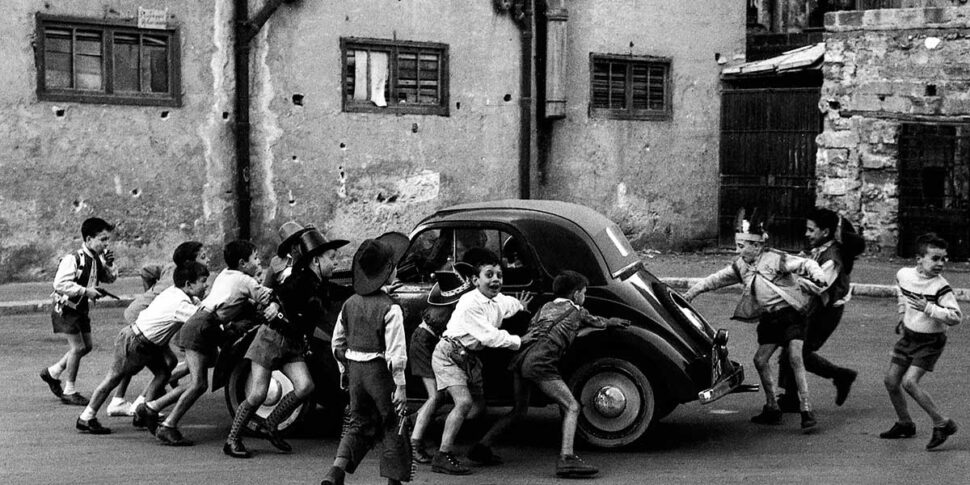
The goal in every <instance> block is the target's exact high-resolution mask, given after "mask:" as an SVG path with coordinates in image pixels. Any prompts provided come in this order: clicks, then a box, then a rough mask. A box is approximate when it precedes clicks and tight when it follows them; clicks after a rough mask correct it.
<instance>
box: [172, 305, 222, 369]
mask: <svg viewBox="0 0 970 485" xmlns="http://www.w3.org/2000/svg"><path fill="white" fill-rule="evenodd" d="M220 324H221V322H219V318H218V317H216V314H215V313H210V312H209V311H208V310H202V309H200V310H199V311H197V312H195V313H194V314H193V315H192V316H191V317H189V320H188V321H187V322H185V325H182V330H181V332H180V333H179V347H181V348H182V349H183V350H191V351H194V352H198V353H200V354H202V355H203V357H205V360H206V363H207V364H208V365H210V366H211V365H215V359H216V357H218V355H219V344H220V343H221V342H222V340H223V335H222V327H221V325H220Z"/></svg>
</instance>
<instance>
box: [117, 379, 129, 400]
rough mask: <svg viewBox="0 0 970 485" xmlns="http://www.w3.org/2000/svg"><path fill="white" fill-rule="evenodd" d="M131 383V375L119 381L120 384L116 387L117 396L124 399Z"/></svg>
mask: <svg viewBox="0 0 970 485" xmlns="http://www.w3.org/2000/svg"><path fill="white" fill-rule="evenodd" d="M129 384H131V376H125V377H123V378H122V379H121V380H120V381H118V386H117V387H115V397H117V398H120V399H124V398H125V394H128V385H129Z"/></svg>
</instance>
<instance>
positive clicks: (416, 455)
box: [411, 440, 432, 465]
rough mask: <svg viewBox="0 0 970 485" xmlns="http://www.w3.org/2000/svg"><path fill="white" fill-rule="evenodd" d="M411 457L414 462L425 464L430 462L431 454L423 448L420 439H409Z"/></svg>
mask: <svg viewBox="0 0 970 485" xmlns="http://www.w3.org/2000/svg"><path fill="white" fill-rule="evenodd" d="M411 458H412V459H413V460H414V462H415V463H420V464H422V465H427V464H428V463H431V458H432V456H431V455H430V454H428V451H427V450H425V449H424V446H423V445H422V443H421V440H411Z"/></svg>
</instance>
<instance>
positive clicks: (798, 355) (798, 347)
mask: <svg viewBox="0 0 970 485" xmlns="http://www.w3.org/2000/svg"><path fill="white" fill-rule="evenodd" d="M804 344H805V342H804V341H803V340H799V339H794V340H791V341H790V342H788V352H787V354H788V362H789V363H790V364H791V368H792V372H793V373H794V376H795V387H796V388H797V389H798V405H799V409H800V410H801V411H811V410H812V405H811V404H810V403H809V402H808V376H807V374H806V371H805V360H804V356H803V355H802V347H803V346H804Z"/></svg>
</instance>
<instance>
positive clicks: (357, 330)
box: [342, 291, 394, 352]
mask: <svg viewBox="0 0 970 485" xmlns="http://www.w3.org/2000/svg"><path fill="white" fill-rule="evenodd" d="M391 305H394V300H392V299H391V297H390V296H388V295H387V293H384V292H383V291H380V292H377V293H372V294H370V295H366V296H361V295H357V294H355V295H354V296H351V297H350V298H349V299H347V301H346V302H344V307H343V312H342V313H343V317H342V318H343V323H344V327H345V328H346V329H347V349H348V350H354V351H357V352H384V351H385V350H386V349H387V344H386V343H385V341H384V327H385V326H386V325H385V323H384V316H385V315H387V312H388V311H390V309H391Z"/></svg>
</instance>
